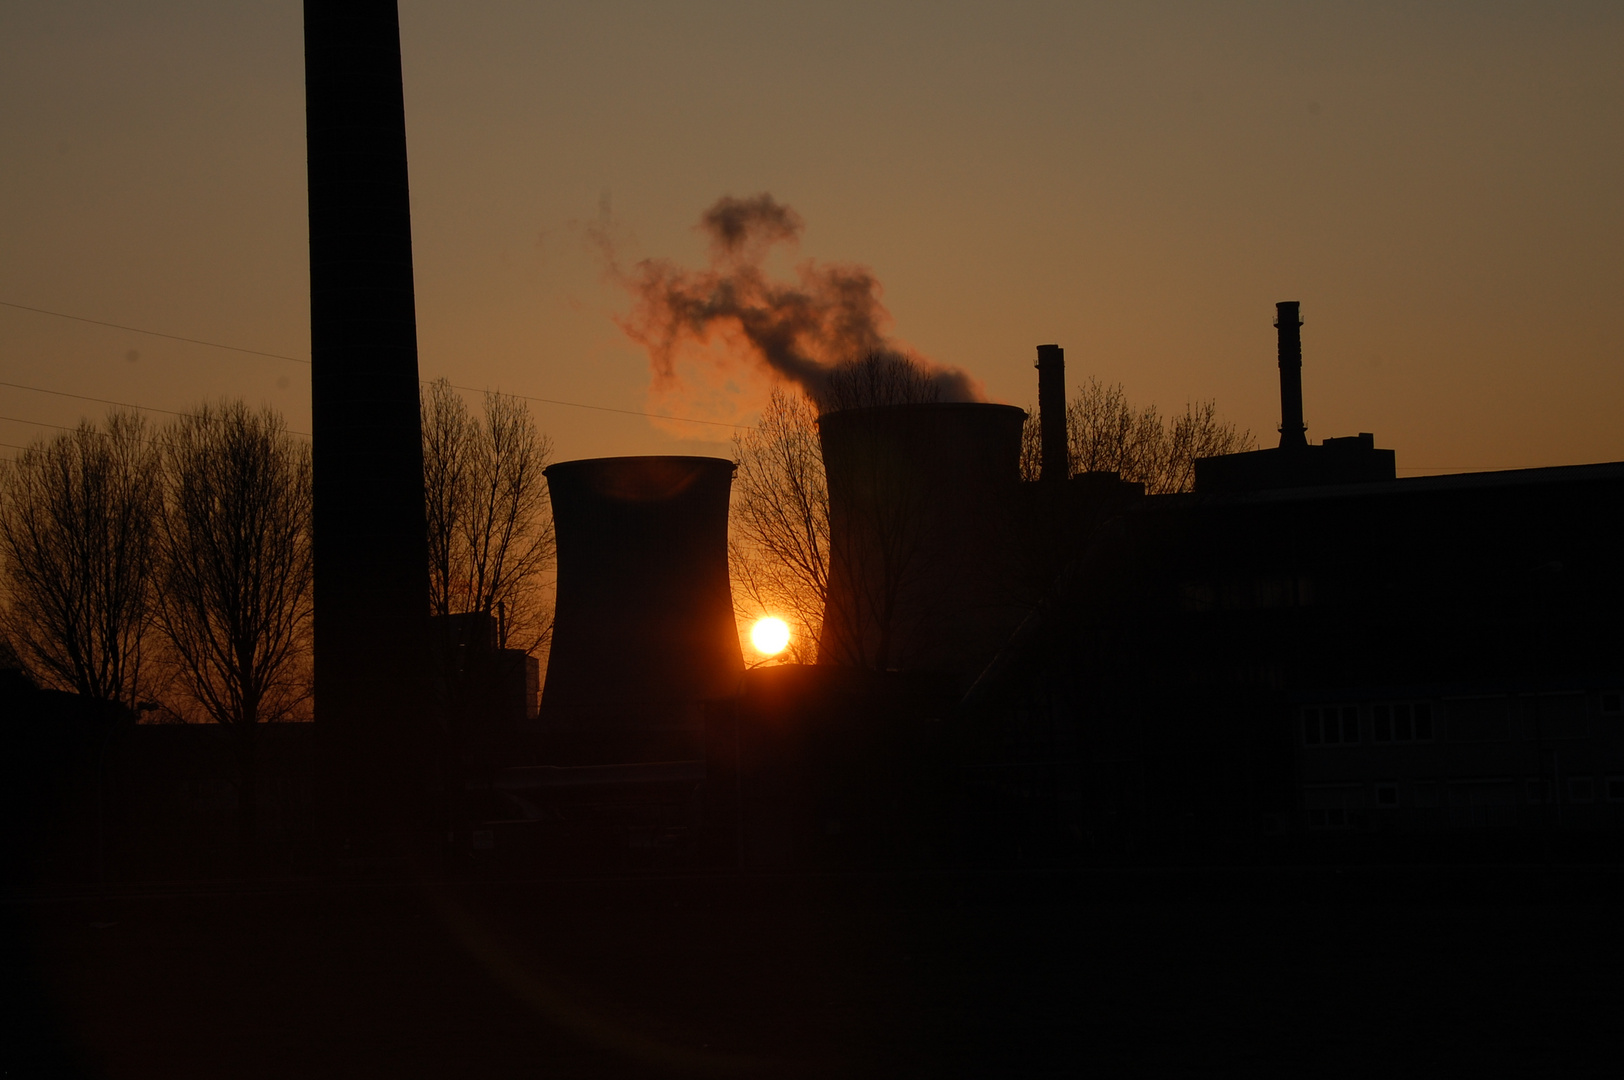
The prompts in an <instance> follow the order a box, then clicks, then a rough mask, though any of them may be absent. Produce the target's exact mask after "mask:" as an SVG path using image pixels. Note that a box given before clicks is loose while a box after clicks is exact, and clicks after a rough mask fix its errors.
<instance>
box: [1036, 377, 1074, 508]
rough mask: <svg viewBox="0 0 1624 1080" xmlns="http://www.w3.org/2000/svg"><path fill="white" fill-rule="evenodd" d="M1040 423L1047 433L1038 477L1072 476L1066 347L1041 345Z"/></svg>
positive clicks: (1043, 478) (1044, 433) (1057, 477)
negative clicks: (1067, 410) (1068, 448)
mask: <svg viewBox="0 0 1624 1080" xmlns="http://www.w3.org/2000/svg"><path fill="white" fill-rule="evenodd" d="M1037 369H1038V423H1039V426H1040V427H1041V429H1042V432H1043V435H1042V438H1043V462H1042V466H1041V468H1040V470H1039V473H1038V477H1039V479H1041V480H1045V481H1054V480H1058V481H1061V482H1064V481H1065V480H1067V479H1068V478H1069V477H1070V476H1071V463H1070V461H1069V460H1068V459H1067V451H1066V350H1064V349H1062V348H1061V347H1060V346H1058V345H1039V346H1038V362H1037Z"/></svg>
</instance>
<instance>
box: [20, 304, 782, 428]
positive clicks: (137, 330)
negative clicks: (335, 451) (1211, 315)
mask: <svg viewBox="0 0 1624 1080" xmlns="http://www.w3.org/2000/svg"><path fill="white" fill-rule="evenodd" d="M0 307H8V308H16V309H17V310H18V311H32V312H35V313H36V314H39V315H50V316H53V317H55V318H58V319H71V320H72V321H74V322H82V323H89V324H90V325H92V326H110V327H112V328H113V329H115V330H128V331H130V332H131V333H134V334H146V335H148V336H150V337H161V338H168V339H169V340H171V341H184V342H186V343H188V344H190V345H207V346H208V347H209V348H211V349H226V350H229V351H231V352H239V353H246V354H248V355H249V356H268V357H270V358H272V359H274V360H290V361H292V362H293V363H295V364H304V365H305V366H306V367H309V366H310V361H309V360H306V359H303V358H301V357H298V356H288V355H286V354H285V353H273V352H265V351H264V350H263V349H245V348H243V347H242V346H240V345H224V344H221V343H220V342H218V341H204V340H203V339H202V338H194V337H184V336H182V335H180V334H167V333H164V332H163V331H161V330H145V329H143V328H141V327H139V326H126V325H125V324H124V323H116V322H107V321H106V320H104V319H91V318H86V317H85V316H83V315H70V314H68V313H67V312H65V311H51V310H49V309H47V308H41V307H31V306H30V305H28V304H14V303H12V302H11V301H9V300H0ZM418 384H419V385H421V386H426V385H428V382H427V380H422V379H420V380H418ZM0 385H7V386H10V385H15V384H12V383H5V384H0ZM446 385H448V386H450V387H451V388H452V389H453V390H466V391H468V392H469V393H471V394H483V393H489V392H490V391H489V390H481V389H480V388H478V387H474V386H459V385H458V384H456V383H447V384H446ZM22 389H24V390H32V389H36V388H35V387H29V386H25V387H22ZM52 392H53V391H50V390H44V391H41V393H47V394H48V393H52ZM65 396H68V397H72V396H74V395H72V394H69V395H65ZM508 396H509V397H516V398H519V399H521V400H523V401H537V402H540V403H542V404H543V405H562V406H565V407H566V408H571V409H591V410H593V411H594V412H607V413H619V414H621V415H622V416H641V417H644V418H647V419H652V420H674V421H676V422H677V423H679V424H705V425H708V426H710V427H725V428H735V429H738V430H740V431H745V430H748V429H749V427H750V425H749V424H731V423H728V422H727V421H726V420H699V419H696V418H694V417H689V416H672V415H670V414H669V413H654V412H644V411H643V410H641V409H617V408H614V407H612V406H609V405H588V404H586V403H585V402H581V401H564V400H562V399H560V398H545V397H535V396H533V395H530V394H509V395H508ZM88 400H91V401H96V400H99V399H97V398H90V399H88ZM114 404H116V402H115V403H114ZM125 407H126V408H131V409H137V408H141V406H139V405H129V406H125ZM151 411H153V412H169V410H167V409H153V410H151ZM172 415H179V414H172ZM296 434H298V433H296Z"/></svg>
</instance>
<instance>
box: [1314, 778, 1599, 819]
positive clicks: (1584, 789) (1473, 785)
mask: <svg viewBox="0 0 1624 1080" xmlns="http://www.w3.org/2000/svg"><path fill="white" fill-rule="evenodd" d="M1521 790H1522V795H1523V800H1524V801H1526V802H1527V803H1529V804H1530V805H1534V806H1540V805H1547V804H1550V803H1554V802H1556V801H1557V799H1556V792H1557V788H1556V785H1555V784H1554V783H1553V782H1552V781H1551V780H1550V779H1549V778H1548V777H1536V778H1532V779H1529V780H1525V781H1523V782H1522V784H1521ZM1367 791H1368V792H1369V797H1370V799H1371V802H1370V805H1373V806H1375V807H1376V808H1377V809H1393V808H1395V807H1397V806H1399V805H1400V800H1399V785H1398V783H1397V782H1395V781H1383V782H1378V783H1375V784H1372V785H1371V786H1370V787H1369V788H1368V789H1367V788H1365V787H1364V785H1362V784H1336V785H1329V786H1320V787H1311V788H1309V789H1308V790H1307V791H1305V792H1304V795H1305V801H1306V802H1307V803H1308V804H1309V807H1308V809H1309V813H1310V816H1314V815H1316V814H1317V815H1319V816H1320V817H1325V816H1326V814H1327V813H1328V812H1331V811H1335V812H1337V814H1338V815H1339V816H1345V814H1346V812H1347V811H1348V810H1354V809H1358V808H1359V807H1360V806H1363V805H1365V803H1364V799H1365V796H1366V792H1367ZM1517 793H1518V782H1517V781H1516V780H1479V781H1459V782H1455V783H1453V784H1445V783H1440V782H1438V781H1430V780H1429V781H1419V782H1416V783H1415V784H1414V785H1413V789H1412V793H1411V799H1410V800H1409V801H1410V802H1411V803H1413V805H1415V806H1418V807H1422V808H1430V807H1439V806H1480V805H1481V806H1487V805H1496V806H1509V805H1515V803H1516V801H1517ZM1598 796H1600V797H1601V798H1602V799H1604V800H1605V801H1607V802H1611V803H1624V776H1609V777H1606V778H1605V779H1602V780H1600V782H1599V783H1598V779H1597V778H1596V777H1594V776H1570V777H1567V778H1566V798H1565V799H1563V800H1562V801H1563V802H1567V803H1592V802H1595V801H1596V800H1597V797H1598Z"/></svg>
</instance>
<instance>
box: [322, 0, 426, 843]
mask: <svg viewBox="0 0 1624 1080" xmlns="http://www.w3.org/2000/svg"><path fill="white" fill-rule="evenodd" d="M305 109H306V120H305V128H306V139H307V149H308V170H309V185H310V381H311V411H312V416H313V423H314V433H315V438H314V444H313V453H314V466H315V469H314V500H315V502H314V524H313V538H314V559H315V683H316V686H315V708H316V723H317V728H318V731H319V732H320V734H321V740H322V745H323V747H324V756H325V760H326V763H327V768H328V770H329V771H328V777H329V780H328V784H327V787H328V791H329V794H330V795H332V796H333V797H334V798H335V800H336V802H335V804H334V806H333V807H332V809H333V810H334V811H335V812H336V813H337V814H338V816H339V822H338V824H339V825H340V827H341V828H345V829H348V830H355V829H361V830H363V831H367V830H374V829H377V828H382V829H383V830H385V831H398V830H406V831H410V830H413V829H418V828H420V827H421V826H422V825H423V824H424V821H425V819H424V817H423V815H424V814H426V813H427V812H428V808H429V807H431V806H432V805H433V799H432V793H431V792H430V790H429V786H430V785H431V784H432V781H431V780H430V779H429V778H430V777H431V776H432V775H433V772H434V761H433V754H434V752H435V749H434V745H433V742H432V737H431V735H430V734H429V725H428V722H427V721H428V719H429V718H428V716H427V714H426V712H425V710H424V707H423V703H424V701H425V700H426V698H427V691H428V685H427V683H426V681H425V680H424V678H423V673H424V671H425V670H426V666H427V665H426V664H425V662H424V661H425V659H426V655H427V654H426V648H425V645H426V640H425V630H426V619H427V615H428V550H427V537H426V530H425V526H424V518H423V449H422V434H421V431H420V428H419V418H418V397H417V318H416V307H415V300H414V295H413V286H412V221H411V199H410V195H409V192H408V190H407V175H406V119H405V106H404V104H403V98H402V90H401V74H400V30H399V24H398V20H397V18H396V12H395V4H394V2H393V0H371V2H365V3H361V2H357V3H344V4H328V3H317V2H310V3H307V4H306V5H305Z"/></svg>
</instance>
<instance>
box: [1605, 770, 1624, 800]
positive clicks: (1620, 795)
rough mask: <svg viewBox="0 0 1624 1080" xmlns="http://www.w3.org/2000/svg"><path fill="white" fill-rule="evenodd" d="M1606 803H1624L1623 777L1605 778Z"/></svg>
mask: <svg viewBox="0 0 1624 1080" xmlns="http://www.w3.org/2000/svg"><path fill="white" fill-rule="evenodd" d="M1607 801H1608V802H1624V776H1609V777H1608V778H1607Z"/></svg>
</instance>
